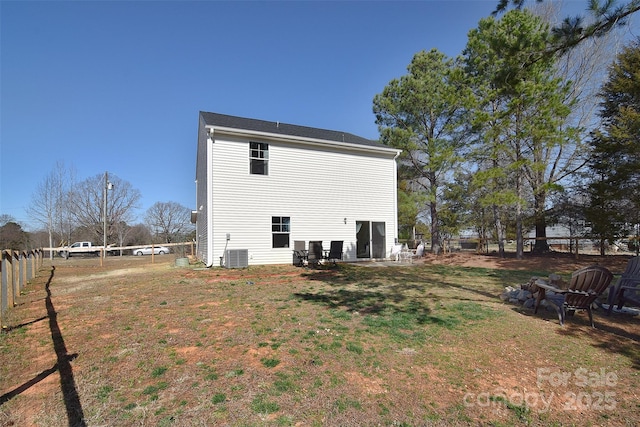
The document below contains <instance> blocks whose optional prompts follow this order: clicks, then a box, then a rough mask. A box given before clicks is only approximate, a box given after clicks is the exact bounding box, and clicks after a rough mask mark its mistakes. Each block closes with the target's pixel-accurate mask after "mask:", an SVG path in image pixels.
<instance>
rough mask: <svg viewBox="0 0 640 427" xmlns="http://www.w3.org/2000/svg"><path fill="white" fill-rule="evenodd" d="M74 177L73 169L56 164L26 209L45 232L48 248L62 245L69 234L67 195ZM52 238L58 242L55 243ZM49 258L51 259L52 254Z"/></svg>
mask: <svg viewBox="0 0 640 427" xmlns="http://www.w3.org/2000/svg"><path fill="white" fill-rule="evenodd" d="M74 177H75V172H74V170H73V168H67V167H66V166H65V164H64V162H60V161H59V162H57V163H56V164H55V166H54V168H53V169H52V170H51V172H49V174H48V175H46V176H45V177H44V179H43V180H42V181H41V182H40V184H39V185H38V187H37V188H36V191H35V192H34V193H33V195H32V199H31V204H30V205H29V207H28V208H27V213H28V214H29V216H30V217H31V218H32V219H33V220H34V221H36V222H37V223H38V224H41V225H42V226H43V227H44V228H45V229H46V230H47V233H48V234H49V247H54V246H57V245H58V244H60V243H62V241H63V240H65V238H68V236H69V235H70V233H71V222H70V220H69V215H70V211H69V194H70V193H71V190H72V188H73V183H74V179H75V178H74ZM54 237H55V238H56V239H57V240H58V241H57V242H55V243H54ZM49 257H50V258H52V257H53V252H51V253H50V254H49Z"/></svg>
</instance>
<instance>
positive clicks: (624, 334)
mask: <svg viewBox="0 0 640 427" xmlns="http://www.w3.org/2000/svg"><path fill="white" fill-rule="evenodd" d="M512 310H514V311H516V312H518V313H519V314H521V315H523V316H527V317H530V318H531V322H536V321H548V322H555V323H556V324H558V327H559V329H558V331H557V334H558V335H562V336H567V337H574V338H579V339H584V340H588V341H590V342H591V343H592V344H591V345H592V346H594V347H596V348H600V349H603V350H605V351H608V352H611V353H617V354H620V355H622V356H624V357H626V358H628V359H629V360H630V361H631V363H632V366H633V368H634V369H637V370H640V333H637V332H635V330H640V329H639V328H638V326H640V321H639V319H634V318H630V317H623V316H605V315H603V314H602V312H599V311H595V312H594V313H593V321H594V323H595V325H596V327H595V328H592V327H591V325H590V324H589V317H588V316H587V314H586V313H575V314H573V315H569V316H567V319H566V320H565V323H564V326H562V327H560V324H559V322H560V321H559V320H558V315H557V313H556V311H555V310H554V311H550V310H547V309H545V308H542V309H541V310H539V311H538V313H536V314H534V313H533V309H528V308H523V307H521V306H515V307H513V308H512ZM629 326H631V327H629ZM625 327H626V328H625ZM632 331H634V332H632Z"/></svg>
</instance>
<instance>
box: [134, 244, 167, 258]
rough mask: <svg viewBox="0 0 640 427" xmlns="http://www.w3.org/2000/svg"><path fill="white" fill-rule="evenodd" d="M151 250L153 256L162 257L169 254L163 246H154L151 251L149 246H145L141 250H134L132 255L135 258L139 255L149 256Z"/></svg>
mask: <svg viewBox="0 0 640 427" xmlns="http://www.w3.org/2000/svg"><path fill="white" fill-rule="evenodd" d="M152 250H153V253H154V255H164V254H168V253H169V248H167V247H165V246H154V247H153V249H152V248H151V246H147V247H146V248H142V249H134V250H133V254H134V255H137V256H141V255H151V251H152Z"/></svg>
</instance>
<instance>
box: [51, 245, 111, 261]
mask: <svg viewBox="0 0 640 427" xmlns="http://www.w3.org/2000/svg"><path fill="white" fill-rule="evenodd" d="M102 248H103V246H94V245H93V243H91V242H75V243H74V244H72V245H71V246H65V247H63V248H62V249H61V250H60V251H58V255H60V256H61V257H62V258H65V259H67V258H69V257H70V256H81V255H84V256H86V255H95V256H99V255H100V251H102Z"/></svg>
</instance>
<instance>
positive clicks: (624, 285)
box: [607, 256, 640, 314]
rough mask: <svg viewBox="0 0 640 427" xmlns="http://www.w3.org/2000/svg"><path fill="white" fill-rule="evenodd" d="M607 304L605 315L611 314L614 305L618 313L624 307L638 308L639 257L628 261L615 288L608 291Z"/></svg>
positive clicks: (639, 304)
mask: <svg viewBox="0 0 640 427" xmlns="http://www.w3.org/2000/svg"><path fill="white" fill-rule="evenodd" d="M608 303H609V307H608V309H607V314H611V312H612V310H613V308H614V306H615V305H617V307H616V308H617V310H618V311H620V310H622V308H623V307H624V306H625V305H627V306H635V307H640V257H638V256H635V257H633V258H631V259H630V260H629V262H628V263H627V267H626V268H625V270H624V272H623V273H622V275H621V276H620V278H619V279H618V281H617V282H616V284H615V286H611V288H610V289H609V299H608Z"/></svg>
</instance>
